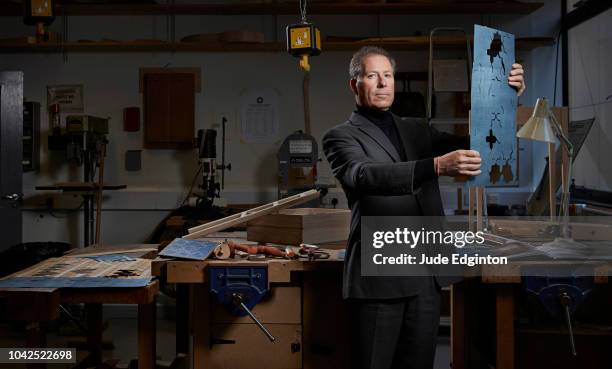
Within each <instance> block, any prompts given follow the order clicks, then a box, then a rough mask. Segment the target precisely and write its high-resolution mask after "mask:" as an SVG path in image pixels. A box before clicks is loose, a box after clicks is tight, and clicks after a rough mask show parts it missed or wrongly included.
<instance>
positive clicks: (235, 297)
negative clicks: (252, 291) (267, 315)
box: [232, 293, 276, 342]
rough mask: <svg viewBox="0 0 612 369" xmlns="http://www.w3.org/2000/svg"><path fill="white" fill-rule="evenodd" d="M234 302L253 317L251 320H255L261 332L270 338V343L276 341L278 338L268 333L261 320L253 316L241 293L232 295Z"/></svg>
mask: <svg viewBox="0 0 612 369" xmlns="http://www.w3.org/2000/svg"><path fill="white" fill-rule="evenodd" d="M232 301H233V302H234V304H236V305H237V306H238V307H240V308H241V309H242V310H244V311H245V312H246V313H247V314H248V315H249V317H251V319H253V321H254V322H255V324H257V326H258V327H259V329H261V331H262V332H263V333H264V334H265V335H266V336H267V337H268V339H269V340H270V342H274V341H276V338H274V336H273V335H272V333H270V331H268V330H267V329H266V327H264V325H263V324H261V322H260V321H259V319H257V317H256V316H255V315H253V313H252V312H251V310H250V309H249V308H248V307H247V306H246V305H245V304H244V298H243V297H242V295H241V294H239V293H232Z"/></svg>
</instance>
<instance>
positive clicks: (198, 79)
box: [138, 67, 202, 93]
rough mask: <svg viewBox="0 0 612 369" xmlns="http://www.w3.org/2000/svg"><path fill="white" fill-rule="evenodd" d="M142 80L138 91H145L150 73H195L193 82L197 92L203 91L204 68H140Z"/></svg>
mask: <svg viewBox="0 0 612 369" xmlns="http://www.w3.org/2000/svg"><path fill="white" fill-rule="evenodd" d="M138 73H139V76H140V82H139V84H138V92H140V93H143V92H144V88H145V76H146V75H147V74H149V73H155V74H173V73H181V74H183V73H186V74H191V75H193V82H194V85H195V91H196V92H198V93H199V92H202V70H201V68H199V67H198V68H140V69H139V70H138Z"/></svg>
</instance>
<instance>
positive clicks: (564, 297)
mask: <svg viewBox="0 0 612 369" xmlns="http://www.w3.org/2000/svg"><path fill="white" fill-rule="evenodd" d="M559 300H560V302H561V306H563V309H564V310H565V322H566V323H567V331H568V333H569V340H570V348H571V350H572V356H574V357H575V356H576V355H577V354H576V345H575V344H574V330H573V329H572V318H571V316H570V305H571V303H572V298H571V297H570V295H569V294H568V293H567V292H563V293H562V294H560V295H559Z"/></svg>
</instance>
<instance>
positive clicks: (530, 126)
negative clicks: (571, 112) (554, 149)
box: [516, 98, 559, 144]
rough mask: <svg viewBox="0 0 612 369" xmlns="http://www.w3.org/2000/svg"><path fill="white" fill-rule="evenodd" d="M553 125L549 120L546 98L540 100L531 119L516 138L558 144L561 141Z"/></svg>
mask: <svg viewBox="0 0 612 369" xmlns="http://www.w3.org/2000/svg"><path fill="white" fill-rule="evenodd" d="M553 124H554V123H553V122H551V121H550V118H549V109H548V102H546V99H545V98H539V99H538V101H537V102H536V106H535V108H534V109H533V114H532V115H531V118H529V120H527V122H526V123H525V124H524V125H523V126H522V127H521V129H520V130H519V131H518V132H517V133H516V137H518V138H525V139H528V140H535V141H544V142H550V143H555V144H556V143H558V142H559V141H558V139H557V135H556V134H555V131H554V130H553V127H552V125H553Z"/></svg>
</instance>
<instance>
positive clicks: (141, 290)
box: [60, 281, 159, 304]
mask: <svg viewBox="0 0 612 369" xmlns="http://www.w3.org/2000/svg"><path fill="white" fill-rule="evenodd" d="M60 291H61V302H62V303H72V304H79V303H93V304H96V303H98V304H145V303H150V302H151V301H153V299H154V298H155V296H157V294H158V293H159V281H152V282H151V283H150V284H149V285H148V286H145V287H137V288H63V289H61V290H60Z"/></svg>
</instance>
